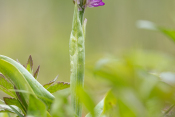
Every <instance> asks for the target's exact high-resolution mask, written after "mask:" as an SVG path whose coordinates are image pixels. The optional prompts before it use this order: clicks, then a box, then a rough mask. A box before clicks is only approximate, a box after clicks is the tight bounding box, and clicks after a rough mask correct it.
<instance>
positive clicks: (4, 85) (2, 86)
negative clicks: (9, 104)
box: [0, 74, 16, 97]
mask: <svg viewBox="0 0 175 117" xmlns="http://www.w3.org/2000/svg"><path fill="white" fill-rule="evenodd" d="M13 87H14V86H13V84H11V83H10V82H9V81H8V80H7V79H6V78H5V77H4V76H3V75H2V74H0V90H2V91H3V92H5V93H6V94H8V95H10V96H12V97H16V95H15V93H14V92H13V91H11V90H12V89H13Z"/></svg>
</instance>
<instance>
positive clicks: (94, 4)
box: [89, 2, 105, 7]
mask: <svg viewBox="0 0 175 117" xmlns="http://www.w3.org/2000/svg"><path fill="white" fill-rule="evenodd" d="M103 5H105V3H104V2H95V3H92V4H90V5H89V7H98V6H103Z"/></svg>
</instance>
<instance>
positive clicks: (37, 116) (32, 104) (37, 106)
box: [27, 95, 47, 117]
mask: <svg viewBox="0 0 175 117" xmlns="http://www.w3.org/2000/svg"><path fill="white" fill-rule="evenodd" d="M27 115H28V116H33V117H46V116H47V110H46V106H45V104H44V103H43V102H42V101H41V100H40V99H37V98H36V97H35V96H33V95H30V98H29V106H28V110H27Z"/></svg>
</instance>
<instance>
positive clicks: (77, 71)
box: [69, 0, 85, 117]
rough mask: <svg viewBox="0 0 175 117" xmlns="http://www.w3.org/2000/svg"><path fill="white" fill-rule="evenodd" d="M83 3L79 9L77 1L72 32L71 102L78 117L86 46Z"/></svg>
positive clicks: (80, 110)
mask: <svg viewBox="0 0 175 117" xmlns="http://www.w3.org/2000/svg"><path fill="white" fill-rule="evenodd" d="M82 1H83V0H81V2H80V3H81V4H80V5H79V6H80V7H81V9H82V10H81V11H80V10H78V5H77V3H76V2H75V10H74V18H73V25H72V33H71V38H70V43H69V46H70V63H71V76H70V83H71V85H70V88H71V103H72V106H73V109H74V112H75V114H76V117H81V115H82V104H81V102H80V99H79V97H78V95H77V90H78V88H83V85H84V66H85V46H84V32H83V17H84V8H83V7H82V6H83V4H82Z"/></svg>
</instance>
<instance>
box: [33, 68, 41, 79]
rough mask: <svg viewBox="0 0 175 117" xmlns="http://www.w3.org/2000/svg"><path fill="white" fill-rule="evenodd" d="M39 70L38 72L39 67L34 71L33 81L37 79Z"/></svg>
mask: <svg viewBox="0 0 175 117" xmlns="http://www.w3.org/2000/svg"><path fill="white" fill-rule="evenodd" d="M39 70H40V66H38V68H37V69H36V71H35V73H34V75H33V77H34V78H35V79H37V78H38V74H39Z"/></svg>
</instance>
